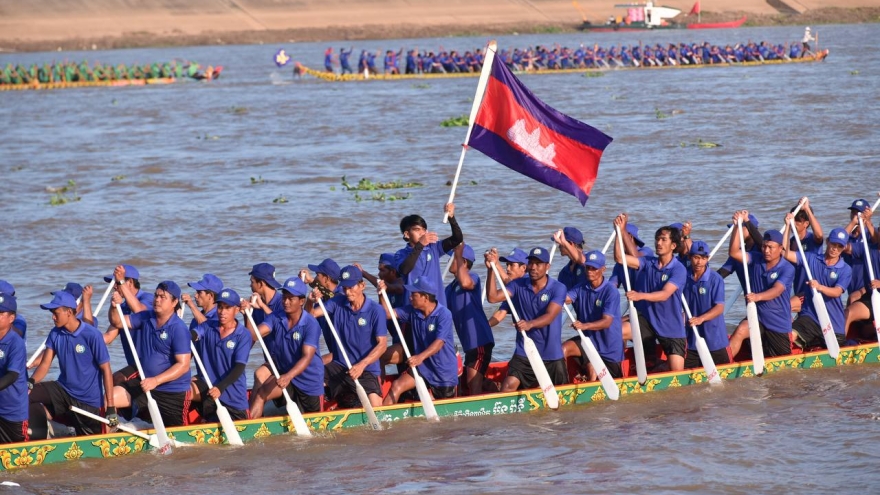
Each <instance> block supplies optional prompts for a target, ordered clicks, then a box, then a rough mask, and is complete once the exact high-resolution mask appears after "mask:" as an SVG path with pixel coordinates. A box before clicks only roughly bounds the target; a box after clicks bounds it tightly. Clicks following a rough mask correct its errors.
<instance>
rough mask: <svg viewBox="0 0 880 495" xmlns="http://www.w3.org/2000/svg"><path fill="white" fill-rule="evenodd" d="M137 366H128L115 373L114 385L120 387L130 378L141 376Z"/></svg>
mask: <svg viewBox="0 0 880 495" xmlns="http://www.w3.org/2000/svg"><path fill="white" fill-rule="evenodd" d="M139 376H140V375H138V370H137V367H135V366H126V367H125V368H122V369H121V370H119V371H117V372H116V373H113V386H114V387H119V386H122V383H123V382H126V381H128V380H132V379H135V378H139Z"/></svg>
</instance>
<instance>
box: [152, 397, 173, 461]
mask: <svg viewBox="0 0 880 495" xmlns="http://www.w3.org/2000/svg"><path fill="white" fill-rule="evenodd" d="M147 409H148V410H149V411H150V419H151V420H152V422H153V429H155V430H156V439H157V441H158V442H159V452H160V453H162V454H170V453H171V439H170V438H168V432H167V431H165V423H164V422H163V421H162V413H161V412H159V404H157V403H156V400H155V399H153V395H152V394H151V393H149V392H147Z"/></svg>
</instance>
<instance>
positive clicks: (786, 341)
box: [758, 322, 824, 357]
mask: <svg viewBox="0 0 880 495" xmlns="http://www.w3.org/2000/svg"><path fill="white" fill-rule="evenodd" d="M758 326H760V327H761V344H762V345H761V347H762V348H763V349H764V356H766V357H774V356H788V355H789V354H791V332H785V333H779V332H774V331H773V330H769V329H768V328H767V327H765V326H764V324H763V323H760V322H759V323H758ZM819 333H820V334H821V330H820V332H819ZM823 341H824V339H823Z"/></svg>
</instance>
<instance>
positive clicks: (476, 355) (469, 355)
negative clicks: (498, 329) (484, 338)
mask: <svg viewBox="0 0 880 495" xmlns="http://www.w3.org/2000/svg"><path fill="white" fill-rule="evenodd" d="M494 348H495V343H494V342H489V343H488V344H483V345H481V346H477V347H476V348H475V349H471V350H469V351H467V352H465V353H464V365H465V367H466V368H470V369H472V370H476V371H477V373H479V374H481V375H483V376H486V372H487V371H489V363H490V362H491V361H492V349H494Z"/></svg>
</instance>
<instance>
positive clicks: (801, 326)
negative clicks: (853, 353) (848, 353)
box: [791, 316, 846, 349]
mask: <svg viewBox="0 0 880 495" xmlns="http://www.w3.org/2000/svg"><path fill="white" fill-rule="evenodd" d="M791 328H792V329H793V330H794V331H796V332H797V334H798V336H797V338H796V339H795V341H794V343H795V345H797V346H798V347H800V348H801V349H805V348H807V347H815V346H820V347H822V348H827V346H826V345H825V335H823V334H822V329H821V328H820V327H819V323H817V322H816V320H814V319H812V318H810V317H809V316H798V317H797V319H796V320H794V322H792V324H791ZM834 336H835V337H837V344H838V345H844V344H845V343H846V337H844V336H843V335H842V334H839V333H837V332H834Z"/></svg>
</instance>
